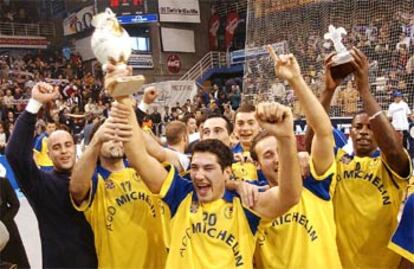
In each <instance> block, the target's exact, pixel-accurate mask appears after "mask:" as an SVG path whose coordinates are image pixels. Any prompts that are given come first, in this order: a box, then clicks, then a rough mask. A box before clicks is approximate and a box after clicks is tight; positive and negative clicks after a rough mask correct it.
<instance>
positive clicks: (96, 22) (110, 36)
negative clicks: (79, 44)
mask: <svg viewBox="0 0 414 269" xmlns="http://www.w3.org/2000/svg"><path fill="white" fill-rule="evenodd" d="M92 25H93V26H94V27H95V31H94V33H93V35H92V40H91V45H92V51H93V53H94V54H95V56H96V58H97V59H98V61H99V62H100V63H101V64H102V69H103V70H104V71H106V67H107V64H108V63H111V64H113V65H115V68H116V69H126V68H127V65H126V63H127V62H128V59H129V56H130V55H131V45H130V44H131V42H130V37H129V35H128V33H127V32H126V31H125V29H123V28H122V27H121V25H120V24H119V22H118V20H117V18H116V16H115V14H114V13H113V12H112V11H111V9H109V8H107V9H106V10H105V12H103V13H99V14H97V15H96V16H94V18H93V19H92ZM144 82H145V78H144V76H141V75H138V76H127V77H121V78H117V79H116V80H115V81H114V82H112V83H111V84H110V85H108V89H107V90H108V91H109V93H110V95H111V96H112V97H119V96H128V95H131V94H132V93H134V92H137V91H138V90H139V89H140V87H141V86H142V85H143V84H144Z"/></svg>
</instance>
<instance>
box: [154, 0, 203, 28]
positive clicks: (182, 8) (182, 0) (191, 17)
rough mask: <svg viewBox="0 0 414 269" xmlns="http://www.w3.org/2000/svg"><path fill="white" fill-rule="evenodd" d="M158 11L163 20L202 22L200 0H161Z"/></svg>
mask: <svg viewBox="0 0 414 269" xmlns="http://www.w3.org/2000/svg"><path fill="white" fill-rule="evenodd" d="M158 11H159V13H160V21H162V22H185V23H200V5H199V3H198V0H159V1H158Z"/></svg>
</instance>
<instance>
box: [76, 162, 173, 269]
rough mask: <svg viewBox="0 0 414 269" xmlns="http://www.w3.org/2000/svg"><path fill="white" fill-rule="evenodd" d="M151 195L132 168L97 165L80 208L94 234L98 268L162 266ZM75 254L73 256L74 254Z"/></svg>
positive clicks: (163, 250) (158, 219)
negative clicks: (112, 167)
mask: <svg viewBox="0 0 414 269" xmlns="http://www.w3.org/2000/svg"><path fill="white" fill-rule="evenodd" d="M159 202H160V201H159V198H155V197H154V196H153V195H152V193H151V192H150V191H149V190H148V188H147V187H146V185H145V184H144V182H143V181H142V180H141V179H140V178H139V177H138V176H137V174H136V172H135V170H133V169H131V168H125V169H123V170H121V171H117V172H109V171H108V170H106V169H104V168H103V167H98V168H97V171H96V173H95V175H94V177H93V179H92V188H91V191H90V195H89V199H88V200H87V201H85V202H84V203H82V204H81V206H79V207H77V206H76V205H75V204H74V205H75V208H77V209H78V210H80V211H84V213H85V217H86V219H87V221H88V222H89V223H90V225H91V227H92V230H93V232H94V235H95V246H96V251H97V256H98V266H99V268H163V267H164V266H165V260H166V257H167V249H166V246H165V243H164V238H163V235H164V231H163V227H162V220H161V217H160V212H161V211H162V209H160V203H159ZM74 258H76V257H74Z"/></svg>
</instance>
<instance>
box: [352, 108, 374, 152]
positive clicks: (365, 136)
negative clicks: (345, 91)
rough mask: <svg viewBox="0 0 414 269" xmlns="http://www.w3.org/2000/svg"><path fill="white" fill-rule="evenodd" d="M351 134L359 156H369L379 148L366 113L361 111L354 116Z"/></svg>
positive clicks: (355, 150)
mask: <svg viewBox="0 0 414 269" xmlns="http://www.w3.org/2000/svg"><path fill="white" fill-rule="evenodd" d="M350 136H351V138H352V143H353V146H354V152H355V153H356V155H357V156H360V157H363V156H369V155H370V154H371V153H372V152H373V151H374V150H375V149H376V148H377V143H376V141H375V138H374V133H373V132H372V130H371V125H370V123H369V119H368V115H367V114H366V113H361V114H358V115H356V116H355V117H354V119H353V121H352V128H351V132H350Z"/></svg>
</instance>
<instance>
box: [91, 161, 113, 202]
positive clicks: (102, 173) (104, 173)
mask: <svg viewBox="0 0 414 269" xmlns="http://www.w3.org/2000/svg"><path fill="white" fill-rule="evenodd" d="M98 175H100V176H101V177H102V178H103V179H104V180H107V179H108V177H109V176H110V175H111V172H110V171H108V170H106V169H105V168H103V167H102V166H100V165H99V166H97V167H96V169H95V172H94V173H93V175H92V189H91V190H89V191H91V192H92V198H91V201H90V203H89V206H91V204H92V202H93V199H94V198H95V194H96V191H97V189H98V178H99V177H98Z"/></svg>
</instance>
